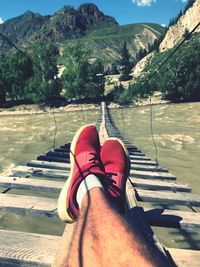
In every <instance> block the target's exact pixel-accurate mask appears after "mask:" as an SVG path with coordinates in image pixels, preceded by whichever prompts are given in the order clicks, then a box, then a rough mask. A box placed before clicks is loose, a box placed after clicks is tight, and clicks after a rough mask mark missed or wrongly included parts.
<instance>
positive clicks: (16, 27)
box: [0, 4, 164, 64]
mask: <svg viewBox="0 0 200 267" xmlns="http://www.w3.org/2000/svg"><path fill="white" fill-rule="evenodd" d="M0 32H1V33H2V34H4V35H6V36H7V37H9V38H10V39H11V40H12V42H13V43H15V44H16V45H18V46H20V47H22V48H27V47H28V48H29V47H31V45H33V44H35V43H37V42H40V43H46V42H54V43H56V44H57V45H58V46H59V47H60V49H61V50H62V48H63V47H65V46H66V45H67V44H68V43H70V42H73V41H74V40H77V39H78V40H79V41H80V42H81V43H82V44H83V46H85V47H87V48H90V49H91V50H92V51H93V57H96V58H100V59H102V60H103V61H104V62H105V63H108V64H109V63H111V62H113V61H116V60H118V59H119V58H120V52H121V48H122V46H123V43H124V41H126V42H127V47H128V49H129V51H130V54H131V55H132V56H133V57H135V56H136V54H137V53H138V51H139V50H140V49H141V48H142V49H146V50H148V46H149V45H152V44H153V43H154V41H155V39H158V38H159V37H160V36H161V34H163V32H164V28H163V27H162V26H160V25H157V24H153V23H141V24H130V25H124V26H119V25H118V23H117V21H116V20H115V19H114V18H112V17H110V16H107V15H105V14H103V13H102V12H101V11H100V10H99V9H98V7H97V6H95V5H94V4H83V5H81V6H80V7H79V8H78V9H75V8H73V7H71V6H65V7H64V8H62V9H61V10H59V11H58V12H56V13H55V14H54V15H52V16H41V15H40V14H35V13H33V12H30V11H28V12H26V13H24V14H23V15H21V16H19V17H17V18H14V19H10V20H8V21H6V22H5V23H4V24H1V25H0ZM10 49H11V47H10V45H9V44H8V43H7V42H6V41H4V40H3V39H2V38H0V54H1V53H5V52H8V51H9V50H10Z"/></svg>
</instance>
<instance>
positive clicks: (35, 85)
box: [0, 44, 60, 104]
mask: <svg viewBox="0 0 200 267" xmlns="http://www.w3.org/2000/svg"><path fill="white" fill-rule="evenodd" d="M57 54H58V50H57V48H56V47H55V46H54V45H52V44H47V45H46V46H35V47H34V48H33V51H32V54H31V58H32V59H31V58H29V57H27V56H25V55H23V54H22V53H20V52H18V51H17V52H12V53H10V54H6V55H4V56H3V55H2V56H1V58H0V96H1V100H0V102H1V104H2V103H5V101H6V100H11V101H13V100H24V99H26V100H30V101H33V102H36V103H38V102H44V101H45V102H46V101H48V99H49V98H52V97H54V96H59V94H60V84H59V81H58V79H57V78H56V75H57V71H58V70H57V66H56V55H57ZM33 62H34V63H33Z"/></svg>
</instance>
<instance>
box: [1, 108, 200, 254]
mask: <svg viewBox="0 0 200 267" xmlns="http://www.w3.org/2000/svg"><path fill="white" fill-rule="evenodd" d="M97 114H98V111H79V112H78V111H77V112H61V113H59V114H55V118H56V122H57V134H56V146H57V147H58V146H59V145H62V144H64V143H67V142H69V141H70V140H71V138H72V137H73V134H74V132H75V131H76V130H77V129H78V128H79V127H80V126H81V125H83V124H86V123H95V121H96V119H97ZM111 114H112V116H113V119H114V121H115V123H116V125H117V127H118V128H119V130H120V131H121V132H122V133H123V134H124V135H125V136H127V137H128V138H129V140H130V141H132V142H133V143H134V144H135V145H136V146H137V147H138V148H139V149H141V150H142V151H143V152H145V154H146V155H147V156H149V157H150V158H151V159H152V160H154V159H155V148H154V146H153V143H152V137H151V131H150V109H149V107H147V106H146V107H138V108H128V109H126V108H125V109H113V110H112V111H111ZM199 125H200V103H187V104H170V105H157V106H153V130H154V138H155V141H156V145H157V149H158V160H159V163H160V165H161V166H163V167H167V168H169V170H170V172H171V173H173V174H175V175H176V177H177V179H178V182H180V183H187V184H189V186H190V187H191V188H192V192H193V193H195V194H200V186H199V173H200V164H199V155H200V131H199ZM54 133H55V123H54V118H53V115H52V114H49V113H47V114H38V115H13V116H2V115H1V116H0V147H1V152H0V172H4V171H6V170H9V169H11V168H12V167H14V166H17V165H19V164H24V163H26V162H28V161H29V160H31V159H35V158H36V156H38V155H40V154H42V153H44V152H45V151H47V150H48V148H49V147H51V146H52V145H53V143H54ZM11 191H12V192H10V193H18V194H19V193H21V194H33V193H34V194H35V192H24V191H23V190H21V191H20V190H18V191H17V190H11ZM38 195H40V196H44V197H45V196H48V197H49V196H50V195H49V194H47V193H46V194H43V193H42V192H38ZM51 197H55V198H57V194H54V195H51ZM168 208H172V207H168ZM177 208H179V207H177ZM196 210H197V211H199V210H198V209H196ZM0 228H1V229H6V228H9V229H12V230H21V231H31V232H37V233H44V234H54V235H56V234H57V235H61V234H62V231H63V229H64V224H63V223H62V222H59V220H58V219H57V218H54V219H52V218H51V219H50V218H42V220H41V221H40V223H38V217H34V216H32V217H31V216H26V217H25V216H22V215H14V214H10V213H2V212H1V213H0ZM154 231H155V232H156V234H157V235H158V237H159V240H160V241H161V242H162V243H163V244H165V245H166V246H169V247H181V248H193V249H200V242H199V240H200V234H199V232H198V231H197V230H195V231H188V230H187V231H186V230H175V229H171V228H169V229H168V230H163V229H161V228H157V227H156V228H155V227H154Z"/></svg>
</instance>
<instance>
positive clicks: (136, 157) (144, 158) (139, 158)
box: [129, 153, 151, 161]
mask: <svg viewBox="0 0 200 267" xmlns="http://www.w3.org/2000/svg"><path fill="white" fill-rule="evenodd" d="M129 157H130V159H132V160H146V161H150V160H151V159H150V158H147V157H146V156H134V155H131V154H130V153H129Z"/></svg>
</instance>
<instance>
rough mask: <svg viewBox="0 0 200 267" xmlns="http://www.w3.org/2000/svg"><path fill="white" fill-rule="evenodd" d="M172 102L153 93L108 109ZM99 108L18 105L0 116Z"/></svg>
mask: <svg viewBox="0 0 200 267" xmlns="http://www.w3.org/2000/svg"><path fill="white" fill-rule="evenodd" d="M173 103H174V102H172V101H169V100H165V99H162V96H161V94H160V93H159V92H155V93H154V95H153V96H152V97H151V98H150V97H148V98H138V99H134V100H133V103H132V104H129V105H128V106H127V105H125V106H123V105H120V104H118V103H113V102H111V103H110V104H109V105H108V107H109V108H111V109H113V108H115V109H118V108H123V107H124V108H127V107H130V108H133V107H145V106H149V105H166V104H173ZM99 108H100V107H99V105H98V104H69V105H66V106H63V107H59V108H50V107H49V106H43V105H33V104H32V105H30V104H27V105H19V106H14V107H12V108H0V116H6V115H29V114H45V113H61V112H67V111H69V112H70V111H87V110H98V109H99Z"/></svg>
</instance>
